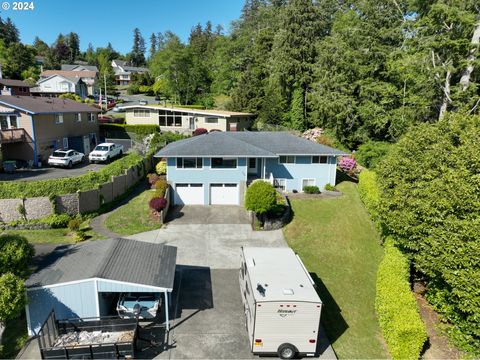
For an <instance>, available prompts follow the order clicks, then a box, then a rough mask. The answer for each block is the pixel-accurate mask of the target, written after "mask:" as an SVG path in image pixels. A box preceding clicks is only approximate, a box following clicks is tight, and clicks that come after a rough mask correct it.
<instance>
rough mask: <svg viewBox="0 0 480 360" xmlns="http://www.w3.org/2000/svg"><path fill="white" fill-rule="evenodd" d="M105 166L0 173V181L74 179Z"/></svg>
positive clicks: (89, 165)
mask: <svg viewBox="0 0 480 360" xmlns="http://www.w3.org/2000/svg"><path fill="white" fill-rule="evenodd" d="M104 166H105V164H89V163H88V162H85V163H84V164H78V165H74V166H73V168H72V169H65V168H60V167H42V168H35V169H18V170H17V171H15V173H13V174H6V173H0V181H12V180H49V179H58V178H67V177H74V176H78V175H83V174H86V173H87V172H89V171H98V170H100V169H102V168H103V167H104Z"/></svg>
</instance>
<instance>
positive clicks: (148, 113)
mask: <svg viewBox="0 0 480 360" xmlns="http://www.w3.org/2000/svg"><path fill="white" fill-rule="evenodd" d="M136 111H137V112H139V111H142V112H143V114H144V115H135V112H136ZM133 117H134V118H142V119H144V118H149V117H150V109H133Z"/></svg>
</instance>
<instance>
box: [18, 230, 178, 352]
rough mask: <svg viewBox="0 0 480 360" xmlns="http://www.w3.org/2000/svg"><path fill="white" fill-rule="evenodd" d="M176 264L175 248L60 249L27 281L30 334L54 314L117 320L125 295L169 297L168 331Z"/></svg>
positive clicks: (120, 243)
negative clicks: (119, 302)
mask: <svg viewBox="0 0 480 360" xmlns="http://www.w3.org/2000/svg"><path fill="white" fill-rule="evenodd" d="M176 259H177V248H176V247H174V246H169V245H164V244H150V243H147V242H143V241H135V240H127V239H108V240H102V241H91V242H86V243H83V244H76V245H70V246H59V247H57V248H56V249H55V250H54V251H52V252H51V253H50V254H49V255H48V256H47V257H46V258H45V259H44V261H42V262H40V264H39V266H38V269H37V270H36V272H35V273H34V274H33V275H32V276H30V278H29V279H27V281H26V282H25V285H26V287H27V298H28V303H27V306H26V315H27V325H28V333H29V334H30V335H34V334H36V333H37V332H38V330H39V329H40V327H41V326H42V324H43V323H44V321H45V320H46V319H47V317H48V315H49V314H50V312H51V311H52V310H53V311H54V312H55V317H56V318H57V319H59V320H61V319H72V318H88V317H99V316H109V315H114V314H112V313H111V309H112V305H113V306H115V305H116V304H115V303H116V301H117V300H118V296H119V294H120V293H125V292H137V293H152V292H155V293H161V294H163V295H164V299H163V303H164V304H165V305H166V306H162V308H163V309H162V310H163V311H165V318H166V327H167V330H168V319H169V317H170V316H169V309H170V307H169V306H168V304H169V302H170V295H171V292H172V290H173V282H174V277H175V265H176ZM115 315H116V314H115ZM70 355H72V354H70ZM61 357H63V354H62V356H61ZM99 357H101V356H99Z"/></svg>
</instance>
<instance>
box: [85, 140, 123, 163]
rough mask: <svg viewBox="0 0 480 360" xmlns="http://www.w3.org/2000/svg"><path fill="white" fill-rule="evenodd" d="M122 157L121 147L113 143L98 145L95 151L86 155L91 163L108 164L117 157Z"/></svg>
mask: <svg viewBox="0 0 480 360" xmlns="http://www.w3.org/2000/svg"><path fill="white" fill-rule="evenodd" d="M122 155H123V145H120V144H114V143H102V144H98V145H97V146H96V147H95V149H93V151H92V152H91V153H90V154H89V155H88V160H89V161H90V162H91V163H96V162H109V161H110V160H112V159H113V158H116V157H117V156H122Z"/></svg>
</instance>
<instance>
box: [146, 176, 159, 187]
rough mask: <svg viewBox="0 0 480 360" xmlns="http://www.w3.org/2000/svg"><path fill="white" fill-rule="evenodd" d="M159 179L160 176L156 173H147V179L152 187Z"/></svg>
mask: <svg viewBox="0 0 480 360" xmlns="http://www.w3.org/2000/svg"><path fill="white" fill-rule="evenodd" d="M158 179H160V177H159V176H158V175H157V174H148V175H147V180H148V183H149V184H150V185H151V186H152V187H153V186H154V185H155V183H156V182H157V181H158Z"/></svg>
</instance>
